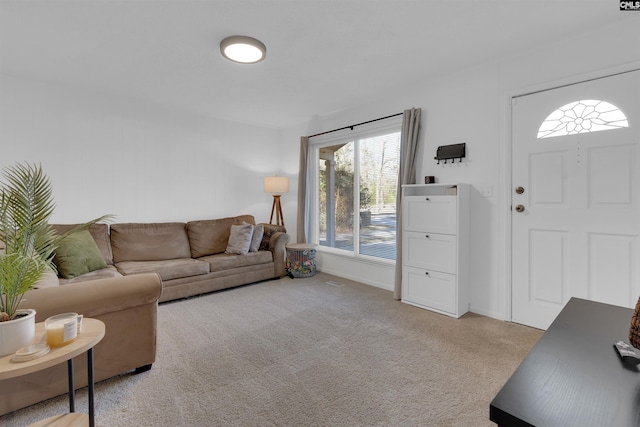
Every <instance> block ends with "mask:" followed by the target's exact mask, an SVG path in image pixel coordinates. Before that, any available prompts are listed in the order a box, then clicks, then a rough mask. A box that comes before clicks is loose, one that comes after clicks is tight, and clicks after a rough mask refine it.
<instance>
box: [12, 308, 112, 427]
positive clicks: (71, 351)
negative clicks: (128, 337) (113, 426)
mask: <svg viewBox="0 0 640 427" xmlns="http://www.w3.org/2000/svg"><path fill="white" fill-rule="evenodd" d="M104 331H105V327H104V323H102V321H100V320H97V319H87V318H85V319H83V321H82V332H80V333H79V334H78V337H77V338H76V339H75V340H74V341H73V342H72V343H70V344H67V345H65V346H63V347H56V348H52V349H51V351H50V352H49V353H48V354H45V355H44V356H42V357H39V358H37V359H33V360H29V361H27V362H13V361H11V357H12V356H13V355H11V354H10V355H8V356H3V357H0V380H4V379H8V378H15V377H20V376H22V375H27V374H31V373H33V372H38V371H41V370H43V369H46V368H49V367H51V366H54V365H57V364H59V363H62V362H64V361H66V362H67V372H68V377H69V412H70V413H69V414H64V415H56V416H53V417H50V418H47V419H46V420H42V421H40V422H37V423H35V424H32V427H34V426H55V425H64V426H86V425H87V424H88V425H89V426H90V427H93V426H94V425H95V414H94V401H93V392H94V384H93V347H94V346H95V345H96V344H98V343H99V342H100V340H102V338H103V337H104ZM44 332H45V331H44V322H39V323H36V334H35V338H34V341H33V342H34V344H36V343H44V342H45V341H46V340H45V334H44ZM84 352H86V353H87V378H88V380H87V382H88V390H89V414H88V415H87V414H83V413H76V412H75V396H74V390H75V387H74V384H73V358H74V357H76V356H78V355H80V354H82V353H84Z"/></svg>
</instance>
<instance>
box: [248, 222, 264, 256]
mask: <svg viewBox="0 0 640 427" xmlns="http://www.w3.org/2000/svg"><path fill="white" fill-rule="evenodd" d="M263 235H264V224H258V225H256V226H255V227H253V235H252V236H251V247H250V248H249V252H257V251H258V250H259V249H260V243H262V236H263Z"/></svg>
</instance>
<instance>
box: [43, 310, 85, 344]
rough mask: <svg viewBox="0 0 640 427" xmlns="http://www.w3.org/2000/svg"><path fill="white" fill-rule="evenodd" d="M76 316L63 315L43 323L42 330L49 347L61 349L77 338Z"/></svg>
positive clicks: (75, 314) (72, 314)
mask: <svg viewBox="0 0 640 427" xmlns="http://www.w3.org/2000/svg"><path fill="white" fill-rule="evenodd" d="M77 318H78V314H77V313H63V314H57V315H55V316H51V317H49V318H47V319H46V320H45V321H44V329H45V334H46V337H47V345H49V347H62V346H64V345H67V344H69V343H71V342H73V340H75V339H76V337H77V336H78V320H77Z"/></svg>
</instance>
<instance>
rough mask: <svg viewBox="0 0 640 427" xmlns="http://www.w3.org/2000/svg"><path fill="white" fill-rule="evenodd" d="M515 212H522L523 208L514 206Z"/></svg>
mask: <svg viewBox="0 0 640 427" xmlns="http://www.w3.org/2000/svg"><path fill="white" fill-rule="evenodd" d="M516 212H524V206H522V205H518V206H516Z"/></svg>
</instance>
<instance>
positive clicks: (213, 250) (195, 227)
mask: <svg viewBox="0 0 640 427" xmlns="http://www.w3.org/2000/svg"><path fill="white" fill-rule="evenodd" d="M243 222H246V223H248V224H255V223H256V221H255V219H254V218H253V216H252V215H240V216H236V217H230V218H220V219H206V220H199V221H190V222H188V223H187V235H188V236H189V245H190V246H191V257H192V258H200V257H202V256H206V255H213V254H220V253H223V252H224V251H225V250H226V249H227V243H228V242H229V234H230V232H231V226H232V225H234V224H235V225H237V224H242V223H243Z"/></svg>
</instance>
